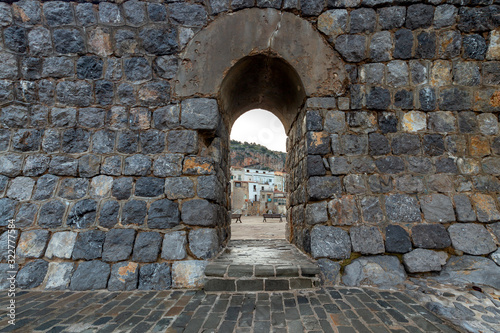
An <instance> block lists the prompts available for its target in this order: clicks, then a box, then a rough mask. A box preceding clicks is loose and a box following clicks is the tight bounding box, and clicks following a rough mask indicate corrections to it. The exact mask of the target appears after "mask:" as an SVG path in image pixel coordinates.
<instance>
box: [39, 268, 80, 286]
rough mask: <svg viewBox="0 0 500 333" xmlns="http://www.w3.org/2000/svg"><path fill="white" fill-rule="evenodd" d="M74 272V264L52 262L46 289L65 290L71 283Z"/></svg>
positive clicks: (48, 270)
mask: <svg viewBox="0 0 500 333" xmlns="http://www.w3.org/2000/svg"><path fill="white" fill-rule="evenodd" d="M73 271H74V264H73V263H72V262H50V263H49V266H48V269H47V277H46V282H45V289H47V290H64V289H67V288H68V286H69V283H70V279H71V275H72V274H73Z"/></svg>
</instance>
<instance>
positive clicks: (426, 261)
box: [403, 249, 448, 273]
mask: <svg viewBox="0 0 500 333" xmlns="http://www.w3.org/2000/svg"><path fill="white" fill-rule="evenodd" d="M446 259H448V255H447V254H446V253H445V252H436V251H432V250H424V249H415V250H413V251H411V252H410V253H406V254H404V255H403V263H404V265H405V267H406V270H407V271H408V272H409V273H423V272H431V271H434V272H439V271H441V268H442V266H443V265H444V264H446Z"/></svg>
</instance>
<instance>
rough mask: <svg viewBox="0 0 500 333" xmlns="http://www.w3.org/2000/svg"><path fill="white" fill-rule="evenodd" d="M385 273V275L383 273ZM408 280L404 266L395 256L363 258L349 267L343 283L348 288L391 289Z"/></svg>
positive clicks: (346, 268) (345, 271)
mask: <svg viewBox="0 0 500 333" xmlns="http://www.w3.org/2000/svg"><path fill="white" fill-rule="evenodd" d="M382 272H383V273H382ZM404 280H406V273H405V271H404V268H403V265H401V263H400V262H399V260H398V258H397V257H394V256H373V257H362V258H358V259H355V260H353V261H352V263H351V264H349V265H347V266H346V267H345V270H344V275H343V276H342V282H343V283H344V284H346V285H347V286H361V285H372V286H378V287H383V286H385V287H389V286H395V285H398V284H401V283H403V282H404Z"/></svg>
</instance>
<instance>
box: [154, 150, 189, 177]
mask: <svg viewBox="0 0 500 333" xmlns="http://www.w3.org/2000/svg"><path fill="white" fill-rule="evenodd" d="M182 161H183V155H181V154H165V155H160V156H159V157H158V158H157V159H155V161H154V163H153V174H154V175H155V176H157V177H168V176H179V175H180V174H181V172H182Z"/></svg>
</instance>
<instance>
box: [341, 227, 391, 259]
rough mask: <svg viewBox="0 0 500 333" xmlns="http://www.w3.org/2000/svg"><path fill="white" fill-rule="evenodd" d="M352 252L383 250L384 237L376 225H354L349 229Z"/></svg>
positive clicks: (376, 251)
mask: <svg viewBox="0 0 500 333" xmlns="http://www.w3.org/2000/svg"><path fill="white" fill-rule="evenodd" d="M349 232H350V235H351V243H352V250H353V252H360V253H361V254H380V253H384V252H385V247H384V239H383V238H382V233H381V232H380V230H379V229H378V228H377V227H368V226H359V227H358V226H355V227H352V228H351V229H350V231H349Z"/></svg>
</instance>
